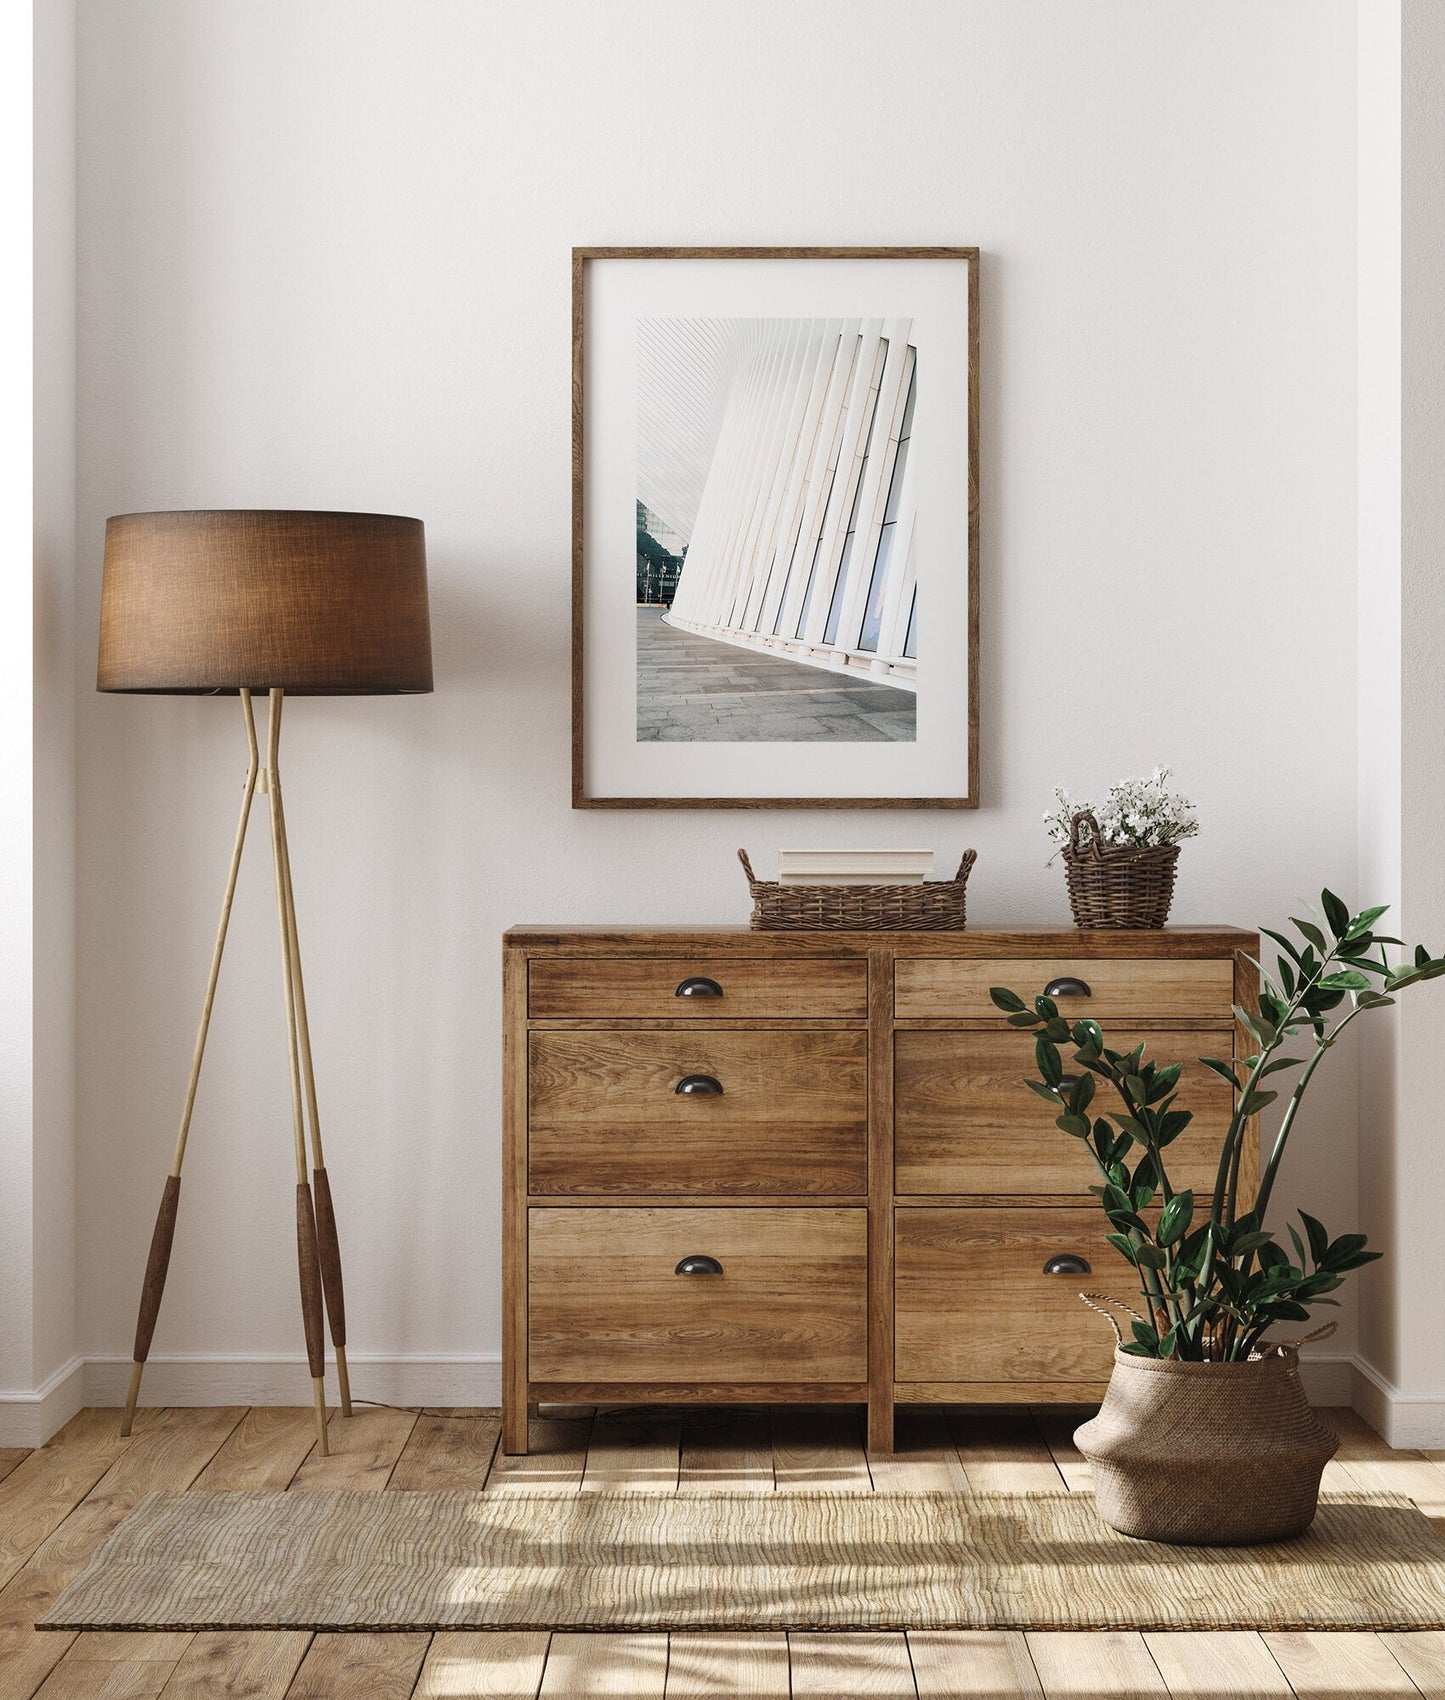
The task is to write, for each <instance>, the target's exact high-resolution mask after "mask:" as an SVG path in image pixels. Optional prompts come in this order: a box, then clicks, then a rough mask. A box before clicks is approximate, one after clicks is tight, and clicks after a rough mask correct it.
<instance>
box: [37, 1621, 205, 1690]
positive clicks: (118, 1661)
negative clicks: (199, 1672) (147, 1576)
mask: <svg viewBox="0 0 1445 1700" xmlns="http://www.w3.org/2000/svg"><path fill="white" fill-rule="evenodd" d="M190 1639H191V1637H190V1636H189V1635H149V1634H137V1635H120V1634H113V1633H98V1634H89V1635H78V1636H77V1637H76V1638H75V1641H74V1642H73V1644H72V1645H71V1646H70V1648H69V1649H68V1650H67V1652H66V1654H65V1657H64V1658H63V1659H61V1661H60V1663H59V1664H58V1665H56V1667H55V1669H54V1670H53V1671H51V1673H50V1675H49V1676H48V1677H47V1678H46V1679H45V1681H44V1683H42V1685H41V1687H40V1690H39V1693H38V1695H37V1697H36V1700H159V1697H160V1694H161V1692H162V1691H163V1690H164V1688H165V1686H166V1683H167V1681H168V1680H169V1678H170V1675H171V1672H172V1671H173V1670H174V1669H175V1668H176V1661H177V1660H178V1659H179V1658H180V1656H181V1654H182V1653H183V1652H184V1651H185V1650H186V1647H187V1645H188V1643H189V1642H190Z"/></svg>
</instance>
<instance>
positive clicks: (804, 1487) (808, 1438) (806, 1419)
mask: <svg viewBox="0 0 1445 1700" xmlns="http://www.w3.org/2000/svg"><path fill="white" fill-rule="evenodd" d="M773 1479H774V1481H775V1482H776V1483H777V1486H778V1491H779V1492H780V1493H806V1492H809V1491H813V1492H817V1491H819V1490H821V1489H824V1488H827V1489H835V1490H836V1489H842V1490H844V1491H848V1492H854V1493H868V1492H870V1491H871V1489H872V1487H873V1478H872V1476H870V1475H869V1473H868V1455H867V1453H866V1452H865V1451H864V1450H863V1418H862V1415H861V1413H860V1412H858V1411H854V1410H842V1411H792V1410H779V1411H775V1412H774V1413H773Z"/></svg>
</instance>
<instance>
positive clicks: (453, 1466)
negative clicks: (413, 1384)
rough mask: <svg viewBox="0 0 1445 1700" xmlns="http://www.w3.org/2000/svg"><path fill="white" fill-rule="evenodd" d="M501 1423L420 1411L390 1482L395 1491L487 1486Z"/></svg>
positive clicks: (429, 1490) (488, 1419)
mask: <svg viewBox="0 0 1445 1700" xmlns="http://www.w3.org/2000/svg"><path fill="white" fill-rule="evenodd" d="M501 1433H502V1422H501V1418H500V1417H494V1416H490V1415H488V1416H484V1417H481V1416H478V1417H471V1416H450V1415H448V1416H441V1415H435V1414H433V1413H430V1412H423V1414H422V1415H421V1416H419V1417H418V1418H417V1420H416V1426H415V1428H413V1429H412V1431H411V1434H410V1436H409V1437H408V1439H407V1443H406V1445H405V1447H404V1448H403V1449H402V1454H401V1457H400V1458H399V1459H397V1463H396V1468H395V1469H394V1470H393V1471H392V1472H391V1480H390V1481H389V1482H388V1483H387V1484H386V1485H387V1487H388V1488H389V1489H390V1490H392V1491H393V1492H397V1493H439V1492H443V1491H445V1490H447V1489H449V1488H474V1489H476V1490H478V1491H480V1490H481V1489H482V1488H484V1487H485V1486H486V1485H487V1472H488V1471H489V1470H490V1469H491V1467H492V1454H493V1453H494V1452H495V1451H496V1450H497V1441H498V1439H499V1438H500V1437H501Z"/></svg>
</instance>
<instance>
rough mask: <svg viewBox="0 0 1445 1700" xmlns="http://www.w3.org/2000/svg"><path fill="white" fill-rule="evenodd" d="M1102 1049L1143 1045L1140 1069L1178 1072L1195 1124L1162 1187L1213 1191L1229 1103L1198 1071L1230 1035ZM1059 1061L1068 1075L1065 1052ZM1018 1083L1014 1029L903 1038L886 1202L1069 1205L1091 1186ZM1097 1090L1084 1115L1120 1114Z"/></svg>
mask: <svg viewBox="0 0 1445 1700" xmlns="http://www.w3.org/2000/svg"><path fill="white" fill-rule="evenodd" d="M1107 1038H1108V1041H1109V1048H1110V1049H1111V1050H1119V1051H1127V1050H1132V1049H1133V1048H1134V1046H1135V1045H1137V1044H1138V1043H1139V1042H1140V1040H1144V1041H1145V1042H1146V1043H1147V1045H1148V1050H1147V1051H1146V1053H1145V1055H1146V1057H1150V1058H1153V1059H1154V1060H1155V1061H1156V1062H1161V1063H1175V1062H1179V1063H1183V1064H1184V1072H1183V1073H1182V1074H1181V1075H1180V1077H1179V1103H1178V1107H1179V1108H1180V1109H1184V1110H1192V1111H1193V1112H1194V1120H1193V1121H1192V1122H1191V1123H1190V1124H1189V1126H1188V1128H1187V1129H1186V1130H1185V1131H1184V1132H1183V1133H1182V1134H1181V1135H1180V1136H1179V1138H1178V1139H1177V1140H1176V1141H1175V1142H1174V1143H1173V1144H1172V1145H1170V1146H1169V1147H1168V1151H1167V1157H1168V1163H1169V1178H1170V1181H1171V1182H1172V1183H1173V1185H1174V1187H1175V1188H1176V1190H1177V1189H1181V1188H1184V1187H1193V1188H1194V1189H1195V1190H1196V1191H1200V1190H1205V1191H1212V1190H1213V1187H1214V1179H1215V1166H1216V1164H1217V1163H1218V1161H1219V1145H1220V1141H1221V1139H1222V1138H1223V1136H1224V1132H1225V1129H1226V1128H1227V1127H1228V1125H1229V1118H1230V1115H1231V1113H1232V1111H1233V1107H1234V1106H1233V1095H1232V1093H1231V1092H1230V1089H1229V1087H1228V1086H1227V1085H1226V1083H1225V1082H1224V1081H1223V1080H1221V1079H1220V1078H1219V1076H1218V1075H1217V1074H1214V1073H1213V1072H1211V1070H1209V1069H1207V1068H1203V1067H1201V1065H1200V1064H1199V1062H1198V1060H1197V1059H1198V1058H1199V1057H1223V1058H1225V1059H1226V1060H1228V1058H1229V1056H1230V1053H1231V1050H1232V1048H1233V1044H1234V1038H1233V1034H1232V1032H1231V1031H1230V1030H1228V1029H1223V1028H1215V1029H1213V1030H1209V1029H1195V1028H1191V1029H1187V1030H1183V1031H1179V1030H1170V1031H1167V1032H1163V1033H1157V1034H1146V1033H1140V1032H1138V1031H1136V1030H1134V1029H1118V1030H1113V1029H1111V1030H1110V1031H1109V1032H1108V1034H1107ZM1061 1049H1062V1050H1063V1057H1064V1069H1065V1072H1066V1073H1067V1072H1068V1071H1070V1069H1071V1068H1072V1066H1073V1065H1072V1064H1071V1063H1070V1061H1069V1056H1070V1047H1068V1046H1064V1047H1061ZM1025 1078H1035V1079H1036V1078H1037V1071H1036V1070H1035V1068H1034V1055H1033V1047H1032V1046H1031V1045H1030V1044H1029V1043H1028V1042H1027V1040H1026V1039H1025V1037H1024V1036H1023V1035H1022V1034H1021V1033H1019V1032H1017V1031H1016V1030H1014V1029H1005V1030H1004V1031H1002V1032H997V1031H995V1032H989V1031H986V1030H980V1029H977V1028H974V1029H969V1030H964V1031H960V1032H938V1031H936V1030H919V1029H914V1030H911V1031H909V1030H903V1031H900V1032H899V1033H898V1034H897V1035H896V1036H895V1039H894V1050H893V1090H894V1128H895V1136H894V1137H895V1145H894V1160H895V1181H894V1190H895V1191H896V1192H900V1193H994V1194H1009V1193H1016V1194H1022V1195H1030V1194H1033V1195H1040V1194H1071V1195H1075V1196H1077V1195H1078V1194H1079V1193H1081V1192H1082V1191H1083V1189H1084V1188H1085V1187H1087V1186H1092V1185H1093V1184H1094V1182H1095V1181H1096V1180H1097V1179H1098V1171H1097V1170H1096V1169H1095V1167H1094V1163H1093V1159H1092V1158H1091V1157H1090V1155H1089V1152H1088V1149H1087V1147H1086V1146H1085V1145H1084V1144H1083V1142H1082V1141H1080V1140H1077V1139H1073V1138H1071V1137H1070V1136H1069V1135H1068V1134H1066V1133H1061V1132H1060V1131H1059V1129H1058V1128H1056V1127H1055V1126H1054V1122H1053V1116H1051V1115H1050V1113H1049V1107H1048V1105H1047V1104H1045V1103H1044V1102H1043V1101H1042V1100H1041V1099H1039V1098H1038V1097H1037V1096H1036V1095H1035V1094H1034V1093H1032V1092H1030V1091H1029V1090H1028V1088H1027V1087H1026V1086H1025V1085H1024V1084H1023V1082H1024V1080H1025ZM1094 1085H1095V1096H1094V1102H1093V1105H1092V1106H1091V1107H1090V1112H1089V1113H1090V1114H1091V1115H1103V1114H1106V1113H1108V1112H1110V1111H1113V1110H1122V1108H1123V1105H1122V1104H1121V1103H1120V1102H1119V1099H1118V1098H1117V1096H1116V1095H1115V1093H1114V1091H1113V1089H1112V1088H1111V1087H1110V1086H1108V1085H1107V1084H1106V1083H1105V1082H1103V1081H1101V1080H1099V1078H1098V1077H1097V1076H1095V1080H1094ZM1056 1113H1057V1112H1056ZM1139 1155H1142V1153H1139Z"/></svg>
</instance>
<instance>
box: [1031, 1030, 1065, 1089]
mask: <svg viewBox="0 0 1445 1700" xmlns="http://www.w3.org/2000/svg"><path fill="white" fill-rule="evenodd" d="M1034 1061H1035V1062H1036V1063H1037V1064H1038V1069H1039V1073H1040V1074H1041V1075H1043V1077H1044V1082H1045V1084H1046V1085H1048V1086H1057V1085H1058V1084H1059V1082H1060V1081H1061V1080H1062V1079H1063V1078H1064V1065H1063V1063H1062V1061H1061V1060H1060V1058H1059V1047H1058V1046H1057V1045H1056V1044H1054V1042H1053V1040H1052V1039H1046V1038H1044V1037H1043V1035H1042V1034H1040V1036H1039V1037H1038V1039H1037V1040H1035V1042H1034Z"/></svg>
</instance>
